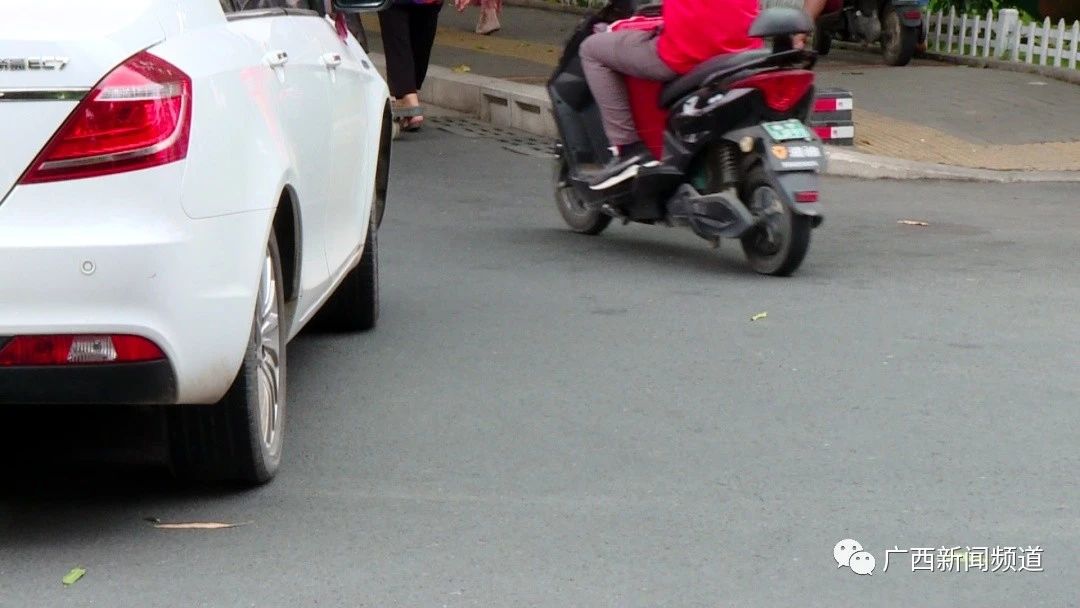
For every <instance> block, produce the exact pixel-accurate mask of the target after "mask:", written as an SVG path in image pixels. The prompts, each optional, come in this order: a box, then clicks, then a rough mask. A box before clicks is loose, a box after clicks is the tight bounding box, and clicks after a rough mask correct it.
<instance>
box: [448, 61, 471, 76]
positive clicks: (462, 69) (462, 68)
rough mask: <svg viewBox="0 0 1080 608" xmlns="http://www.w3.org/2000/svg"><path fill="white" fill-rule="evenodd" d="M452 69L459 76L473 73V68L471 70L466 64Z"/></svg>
mask: <svg viewBox="0 0 1080 608" xmlns="http://www.w3.org/2000/svg"><path fill="white" fill-rule="evenodd" d="M451 69H452V70H453V71H455V72H457V73H458V74H464V73H466V72H471V71H472V68H470V67H469V66H467V65H465V64H464V63H463V64H461V65H456V66H454V67H453V68H451Z"/></svg>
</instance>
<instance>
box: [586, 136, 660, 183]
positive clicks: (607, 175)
mask: <svg viewBox="0 0 1080 608" xmlns="http://www.w3.org/2000/svg"><path fill="white" fill-rule="evenodd" d="M612 151H613V152H614V154H612V157H611V160H609V161H608V163H607V164H606V165H604V166H603V167H601V168H600V169H598V170H597V171H596V172H595V173H592V174H591V175H589V189H590V190H607V189H608V188H611V187H613V186H617V185H619V184H621V183H623V182H625V181H626V180H628V179H631V178H633V177H635V176H636V175H637V174H638V171H640V170H641V168H642V167H655V166H657V165H659V164H660V162H659V161H657V160H656V159H655V158H653V155H652V153H651V152H649V149H648V148H646V147H645V144H643V143H641V142H637V143H633V144H630V145H627V146H619V147H618V148H612Z"/></svg>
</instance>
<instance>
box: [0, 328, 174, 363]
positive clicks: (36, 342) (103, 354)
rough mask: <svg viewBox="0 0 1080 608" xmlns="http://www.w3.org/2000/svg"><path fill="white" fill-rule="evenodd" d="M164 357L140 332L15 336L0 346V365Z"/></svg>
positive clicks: (136, 360) (114, 361) (100, 361)
mask: <svg viewBox="0 0 1080 608" xmlns="http://www.w3.org/2000/svg"><path fill="white" fill-rule="evenodd" d="M164 358H165V353H163V352H161V349H160V348H158V346H157V345H156V344H154V343H153V342H151V341H150V340H147V339H146V338H140V337H139V336H126V335H115V336H74V335H59V336H18V337H16V338H13V339H12V340H11V341H10V342H8V343H7V344H6V345H5V346H4V347H3V348H2V349H0V367H3V366H8V367H12V366H21V365H80V364H89V363H137V362H140V361H157V360H160V359H164Z"/></svg>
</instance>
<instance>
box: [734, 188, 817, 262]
mask: <svg viewBox="0 0 1080 608" xmlns="http://www.w3.org/2000/svg"><path fill="white" fill-rule="evenodd" d="M742 192H743V202H744V203H745V204H746V207H747V208H748V209H749V210H750V213H751V214H752V215H753V216H754V219H755V220H757V221H759V222H760V225H759V226H758V227H756V228H753V229H751V230H750V232H748V233H747V234H746V235H745V236H743V237H742V248H743V253H745V254H746V258H747V260H749V262H750V267H751V268H753V269H754V270H755V271H756V272H759V273H761V274H767V275H772V276H778V277H786V276H789V275H791V274H792V273H793V272H795V271H796V270H798V268H799V265H801V264H802V261H803V259H804V258H806V252H807V250H809V249H810V230H811V226H810V218H808V217H806V216H802V215H796V214H795V213H794V212H793V211H792V210H791V207H789V206H788V205H785V204H784V202H783V201H782V200H781V199H780V194H779V193H777V192H776V190H775V189H774V188H773V186H772V184H771V183H769V181H768V179H766V177H765V172H764V171H762V170H761V168H754V169H752V170H751V171H750V173H749V175H748V176H747V180H746V185H745V187H744V188H743V189H742Z"/></svg>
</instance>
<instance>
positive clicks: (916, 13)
mask: <svg viewBox="0 0 1080 608" xmlns="http://www.w3.org/2000/svg"><path fill="white" fill-rule="evenodd" d="M904 19H908V20H914V19H922V11H920V10H912V11H907V12H905V13H904Z"/></svg>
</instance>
